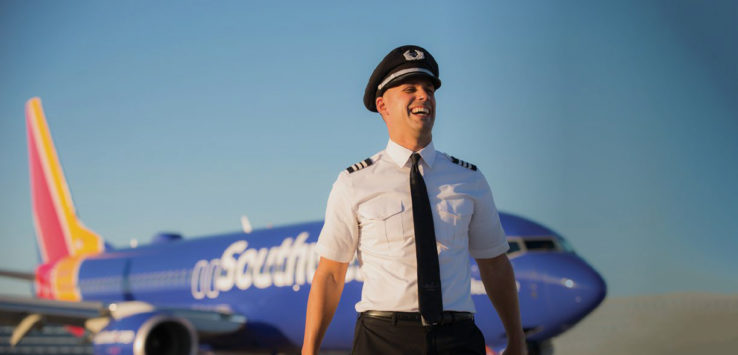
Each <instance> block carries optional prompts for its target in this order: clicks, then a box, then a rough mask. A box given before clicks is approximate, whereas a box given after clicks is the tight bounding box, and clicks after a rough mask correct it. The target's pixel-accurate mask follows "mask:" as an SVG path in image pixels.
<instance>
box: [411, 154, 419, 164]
mask: <svg viewBox="0 0 738 355" xmlns="http://www.w3.org/2000/svg"><path fill="white" fill-rule="evenodd" d="M410 159H411V160H412V161H413V165H415V166H417V165H418V162H419V161H420V154H418V153H413V155H411V156H410Z"/></svg>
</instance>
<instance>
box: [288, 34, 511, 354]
mask: <svg viewBox="0 0 738 355" xmlns="http://www.w3.org/2000/svg"><path fill="white" fill-rule="evenodd" d="M440 86H441V81H440V79H439V78H438V65H437V64H436V61H435V59H434V58H433V56H431V55H430V53H428V51H426V50H425V49H423V48H421V47H418V46H402V47H399V48H396V49H394V50H392V51H391V52H390V53H389V54H387V56H386V57H385V58H384V59H383V60H382V62H381V63H380V64H379V65H378V66H377V68H376V69H375V70H374V72H373V73H372V76H371V78H370V79H369V83H368V84H367V87H366V90H365V94H364V105H365V106H366V107H367V109H369V110H370V111H374V112H378V113H379V114H380V115H381V116H382V119H383V120H384V122H385V124H386V125H387V131H388V133H389V139H390V140H389V143H388V144H387V148H386V149H385V150H383V151H381V152H379V153H377V154H376V155H374V156H372V157H371V158H368V159H366V160H363V161H361V162H359V163H356V164H354V165H352V166H351V167H349V168H348V169H346V170H345V171H343V172H341V174H339V176H338V179H337V180H336V182H335V184H334V185H333V189H332V191H331V194H330V197H329V199H328V205H327V208H326V218H325V225H324V226H323V230H322V232H321V234H320V237H319V239H318V244H317V251H318V253H319V254H320V256H321V258H320V262H319V264H318V268H317V270H316V272H315V276H314V278H313V282H312V286H311V289H310V296H309V298H308V305H307V314H306V320H305V338H304V343H303V349H302V352H303V354H317V352H318V350H319V347H320V343H321V341H322V338H323V335H324V334H325V331H326V329H327V328H328V324H329V323H330V321H331V319H332V318H333V314H334V312H335V310H336V307H337V305H338V302H339V299H340V297H341V292H342V290H343V285H344V279H345V275H346V270H347V268H348V265H349V262H351V260H352V258H353V257H354V255H355V254H356V255H357V257H358V259H359V265H360V270H361V275H362V278H363V280H364V285H363V289H362V297H361V301H360V302H359V303H357V304H356V307H355V308H356V311H357V312H359V318H358V320H357V323H356V329H355V333H354V344H353V351H352V353H354V354H403V355H404V354H484V353H485V343H484V337H483V336H482V334H481V332H480V331H479V329H478V328H477V327H476V325H475V324H474V320H473V312H474V311H475V310H474V304H473V302H472V300H471V291H470V269H469V262H468V260H469V255H471V256H472V257H474V258H475V259H476V261H477V264H478V266H479V271H480V275H481V278H482V282H483V283H484V286H485V289H486V290H487V294H488V296H489V298H490V300H491V301H492V303H493V304H494V306H495V308H496V309H497V312H498V314H499V315H500V319H502V322H503V325H504V326H505V330H506V332H507V335H508V347H507V350H506V354H524V353H525V336H524V334H523V331H522V327H521V324H520V313H519V309H518V299H517V289H516V286H515V279H514V275H513V271H512V267H511V265H510V262H509V261H508V259H507V256H506V255H505V252H506V251H507V249H508V248H509V247H508V245H507V241H506V239H505V235H504V232H503V230H502V227H501V225H500V220H499V216H498V214H497V209H496V208H495V205H494V202H493V199H492V193H491V191H490V189H489V185H488V184H487V182H486V180H485V178H484V176H483V175H482V174H481V173H480V172H479V171H477V168H476V166H474V165H472V164H469V163H466V162H463V161H461V160H459V159H456V158H454V157H451V156H448V155H445V154H443V153H440V152H437V151H436V150H435V148H434V146H433V143H432V135H431V131H432V129H433V123H434V121H435V114H436V101H435V96H434V93H435V90H436V89H438V88H439V87H440Z"/></svg>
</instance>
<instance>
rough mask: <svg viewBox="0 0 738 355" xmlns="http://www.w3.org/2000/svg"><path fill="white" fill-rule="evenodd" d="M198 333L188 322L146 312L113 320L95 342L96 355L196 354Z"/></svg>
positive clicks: (164, 314)
mask: <svg viewBox="0 0 738 355" xmlns="http://www.w3.org/2000/svg"><path fill="white" fill-rule="evenodd" d="M197 344H198V339H197V333H196V332H195V330H194V329H193V327H192V325H191V324H190V323H189V322H188V321H187V320H185V319H182V318H179V317H175V316H172V315H170V314H167V313H166V312H146V313H139V314H135V315H132V316H129V317H125V318H121V319H117V320H113V321H112V322H111V323H110V324H109V325H108V326H107V327H105V328H104V329H103V330H102V331H100V332H99V333H97V334H96V335H95V337H94V339H93V345H94V348H95V353H96V354H117V355H195V354H197V349H198V346H197Z"/></svg>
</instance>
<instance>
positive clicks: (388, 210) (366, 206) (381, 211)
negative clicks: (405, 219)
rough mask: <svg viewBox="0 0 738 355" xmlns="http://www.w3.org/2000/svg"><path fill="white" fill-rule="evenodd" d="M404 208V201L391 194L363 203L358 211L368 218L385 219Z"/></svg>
mask: <svg viewBox="0 0 738 355" xmlns="http://www.w3.org/2000/svg"><path fill="white" fill-rule="evenodd" d="M404 209H405V207H404V206H403V204H402V201H400V200H397V199H394V198H392V197H389V196H380V197H375V198H373V199H371V200H369V201H367V202H364V203H362V204H361V206H359V210H358V213H359V214H360V215H361V216H362V217H364V218H367V219H376V220H385V219H387V218H389V217H392V216H394V215H396V214H398V213H400V212H402V211H403V210H404Z"/></svg>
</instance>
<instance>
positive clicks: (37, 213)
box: [26, 122, 69, 262]
mask: <svg viewBox="0 0 738 355" xmlns="http://www.w3.org/2000/svg"><path fill="white" fill-rule="evenodd" d="M26 124H27V125H28V149H29V154H30V156H29V165H30V167H31V169H30V170H31V171H30V173H31V198H32V200H33V206H34V207H33V209H34V218H35V220H36V225H37V228H38V229H39V230H38V231H36V234H37V237H38V238H39V244H40V247H41V249H42V250H41V254H42V256H43V257H44V258H46V259H45V260H44V262H50V261H56V260H59V259H61V258H63V257H65V256H67V255H69V250H68V249H67V245H66V243H65V242H64V240H65V239H64V232H63V230H62V226H61V222H60V219H59V218H60V217H61V216H59V215H58V213H57V210H56V208H55V206H54V200H53V197H52V196H51V191H50V190H49V185H50V184H51V182H50V181H47V177H46V174H45V173H44V169H43V166H42V162H41V155H40V154H39V152H38V149H37V143H38V142H36V138H35V137H34V136H33V134H32V133H31V132H32V128H31V126H30V125H31V123H30V122H26ZM41 216H46V217H47V218H41Z"/></svg>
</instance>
